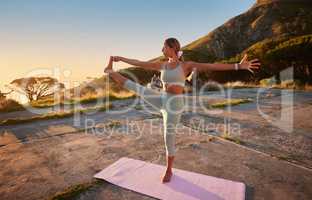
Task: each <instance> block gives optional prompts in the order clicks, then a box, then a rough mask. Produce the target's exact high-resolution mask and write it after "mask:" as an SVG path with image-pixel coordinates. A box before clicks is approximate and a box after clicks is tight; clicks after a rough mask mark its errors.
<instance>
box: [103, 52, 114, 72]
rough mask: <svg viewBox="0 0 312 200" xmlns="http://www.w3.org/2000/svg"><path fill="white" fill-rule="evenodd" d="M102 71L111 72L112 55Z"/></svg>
mask: <svg viewBox="0 0 312 200" xmlns="http://www.w3.org/2000/svg"><path fill="white" fill-rule="evenodd" d="M104 72H105V73H110V72H113V56H111V57H110V58H109V62H108V64H107V66H106V68H105V69H104Z"/></svg>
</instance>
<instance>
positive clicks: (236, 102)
mask: <svg viewBox="0 0 312 200" xmlns="http://www.w3.org/2000/svg"><path fill="white" fill-rule="evenodd" d="M250 102H252V100H251V99H226V100H222V101H220V102H217V103H213V104H209V105H208V107H209V108H225V107H227V106H235V105H239V104H243V103H250Z"/></svg>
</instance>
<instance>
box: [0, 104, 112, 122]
mask: <svg viewBox="0 0 312 200" xmlns="http://www.w3.org/2000/svg"><path fill="white" fill-rule="evenodd" d="M109 108H112V104H106V105H103V106H99V107H94V108H88V109H81V110H77V111H69V112H61V113H52V114H46V115H41V116H35V117H30V118H19V119H6V120H3V121H2V122H0V126H4V125H14V124H22V123H29V122H36V121H41V120H48V119H62V118H66V117H71V116H73V115H74V114H75V113H77V112H79V113H81V114H84V113H87V112H91V111H106V110H107V109H109Z"/></svg>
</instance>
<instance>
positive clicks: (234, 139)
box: [220, 132, 244, 145]
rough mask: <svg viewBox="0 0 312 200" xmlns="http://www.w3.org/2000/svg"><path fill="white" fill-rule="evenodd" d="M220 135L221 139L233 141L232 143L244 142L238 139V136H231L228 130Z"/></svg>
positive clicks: (241, 143)
mask: <svg viewBox="0 0 312 200" xmlns="http://www.w3.org/2000/svg"><path fill="white" fill-rule="evenodd" d="M220 137H221V138H223V139H225V140H228V141H231V142H234V143H236V144H240V145H244V142H243V141H241V140H240V139H238V138H233V137H231V135H230V134H229V133H228V132H225V133H223V134H222V135H221V136H220Z"/></svg>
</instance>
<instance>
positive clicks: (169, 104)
mask: <svg viewBox="0 0 312 200" xmlns="http://www.w3.org/2000/svg"><path fill="white" fill-rule="evenodd" d="M183 98H184V97H183V95H171V94H167V95H166V96H165V98H164V102H163V107H164V110H163V123H164V140H165V145H166V155H167V169H166V172H165V174H164V176H163V180H162V181H163V182H169V181H170V179H171V176H172V166H173V161H174V157H175V153H176V150H175V138H176V132H177V128H178V127H177V125H178V124H179V122H180V119H181V114H182V112H183V109H184V99H183Z"/></svg>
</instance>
